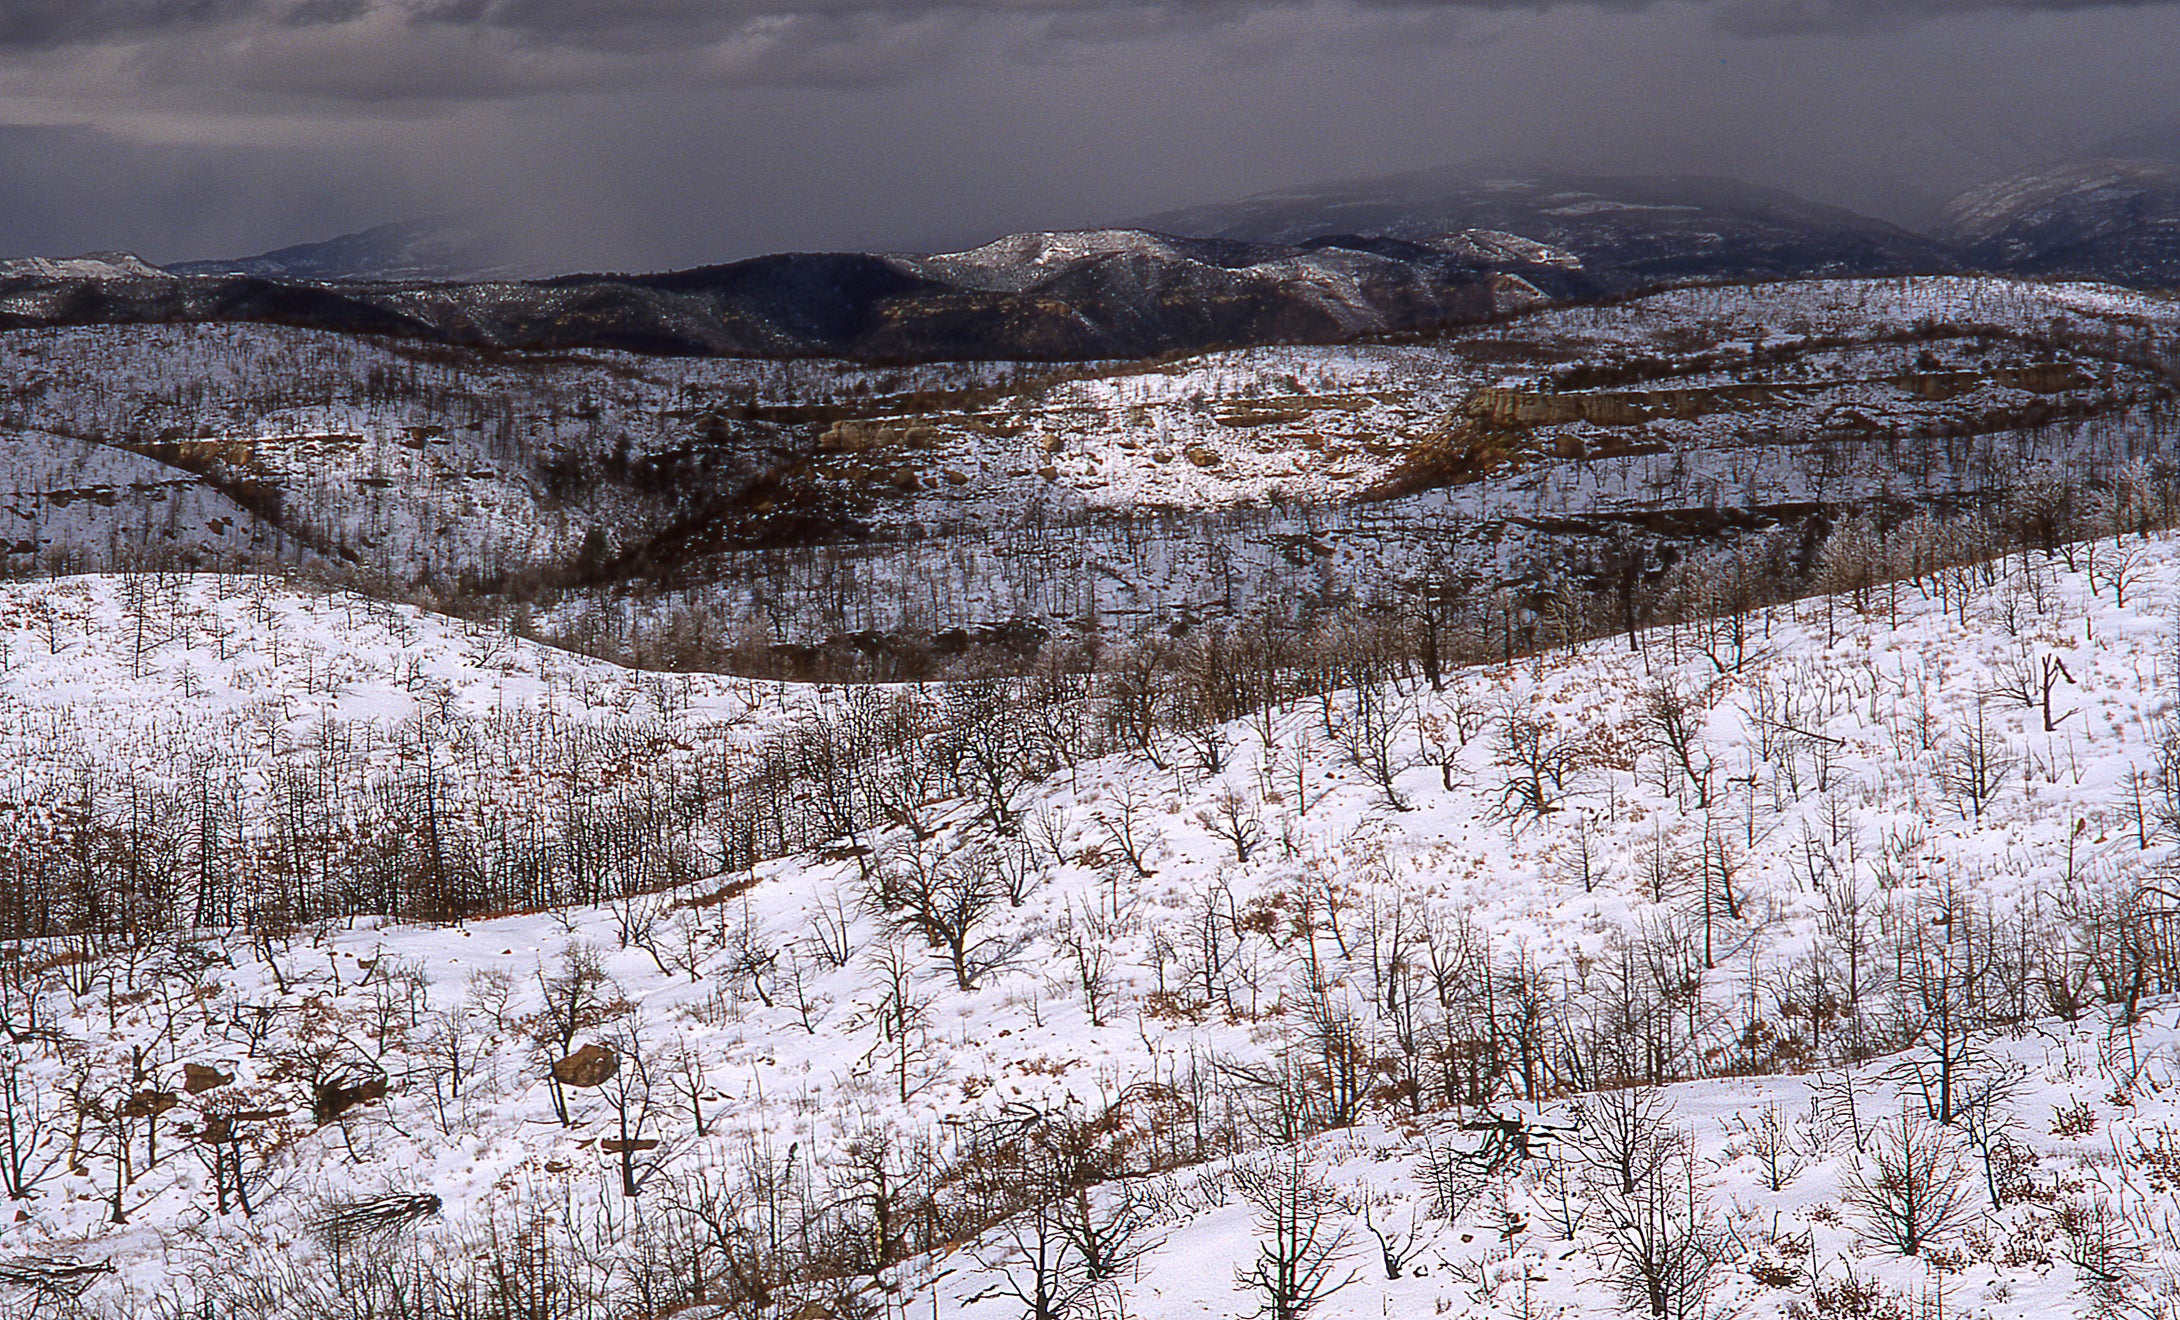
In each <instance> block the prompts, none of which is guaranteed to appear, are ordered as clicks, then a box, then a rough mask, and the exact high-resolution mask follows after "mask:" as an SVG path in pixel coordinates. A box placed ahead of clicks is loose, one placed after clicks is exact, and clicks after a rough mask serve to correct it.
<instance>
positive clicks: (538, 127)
mask: <svg viewBox="0 0 2180 1320" xmlns="http://www.w3.org/2000/svg"><path fill="white" fill-rule="evenodd" d="M2176 48H2180V0H2171V2H2167V3H2156V4H2127V3H2124V2H2123V0H2114V3H2110V4H2096V5H2084V4H2083V3H2081V0H1951V2H1950V3H1944V2H1941V0H1905V2H1904V3H1903V2H1901V0H1884V2H1883V3H1880V0H0V179H5V180H6V181H7V184H8V187H7V188H6V189H5V190H0V255H8V254H13V253H21V252H30V251H42V252H57V253H66V252H73V251H81V250H84V249H88V248H94V247H129V248H136V249H139V250H141V251H143V252H144V253H145V255H147V256H150V257H152V258H153V259H156V260H179V259H184V258H194V257H212V256H228V255H236V254H240V253H246V252H250V251H257V250H262V249H265V248H270V247H274V246H279V245H282V244H285V243H292V242H298V241H304V240H308V239H313V238H321V237H326V236H330V235H332V234H335V233H339V232H342V231H344V230H354V229H360V228H363V227H365V226H368V225H371V224H375V223H380V222H383V221H387V220H392V219H398V218H401V217H403V216H410V215H421V214H444V213H450V212H460V213H463V214H466V215H469V216H472V217H475V218H476V219H477V220H478V221H479V222H480V223H482V224H485V225H488V226H491V227H496V228H501V229H505V230H509V231H512V232H513V233H514V234H515V235H516V236H517V237H519V238H520V239H521V240H523V241H524V242H526V243H527V245H528V248H529V251H530V253H531V255H532V256H533V257H534V258H535V260H536V261H537V262H539V263H541V264H544V265H550V266H556V267H561V268H567V267H588V268H602V267H615V268H623V269H628V268H657V267H663V266H672V265H693V264H698V263H700V262H705V261H716V260H723V259H729V258H732V257H737V256H745V255H751V254H753V253H756V252H761V251H767V250H781V249H810V248H824V247H849V248H935V247H947V246H966V245H969V244H971V243H974V242H977V241H982V240H984V239H987V238H990V237H993V236H995V235H997V234H999V233H1002V232H1006V231H1007V230H1010V229H1022V228H1046V227H1065V226H1079V225H1086V224H1097V223H1107V222H1114V221H1121V220H1125V219H1126V218H1128V217H1130V216H1134V215H1141V214H1146V213H1150V212H1154V211H1160V210H1165V209H1168V208H1173V207H1179V206H1184V205H1191V204H1200V203H1204V202H1209V201H1216V200H1220V199H1223V198H1228V197H1232V196H1236V195H1240V194H1244V193H1248V192H1253V191H1257V190H1260V189H1266V188H1276V187H1286V186H1293V185H1302V184H1307V183H1310V182H1312V181H1314V180H1320V179H1325V178H1354V177H1360V176H1367V175H1373V174H1384V173H1392V172H1395V171H1400V170H1410V169H1417V168H1422V167H1429V166H1437V165H1442V164H1446V163H1448V162H1456V161H1463V160H1471V161H1473V160H1480V159H1486V158H1488V159H1491V160H1493V161H1495V162H1505V161H1509V160H1512V161H1531V162H1535V163H1538V164H1541V165H1551V166H1558V167H1563V168H1570V169H1577V170H1595V171H1597V172H1600V173H1643V172H1655V171H1666V170H1671V171H1693V172H1711V173H1721V174H1737V175H1742V176H1745V177H1750V178H1753V179H1755V180H1757V181H1759V182H1766V183H1772V184H1779V185H1783V186H1786V187H1789V188H1793V189H1796V190H1799V191H1803V192H1806V193H1811V194H1814V195H1816V196H1819V197H1820V198H1822V199H1824V200H1830V201H1837V202H1842V203H1845V204H1848V205H1854V206H1862V207H1869V208H1874V209H1877V210H1879V211H1881V212H1882V213H1883V214H1885V215H1887V216H1888V217H1890V218H1895V219H1902V220H1908V221H1912V220H1913V219H1914V217H1915V216H1917V215H1919V214H1923V213H1926V212H1927V211H1928V210H1929V209H1930V208H1932V207H1934V206H1935V205H1936V204H1937V203H1938V202H1940V201H1942V200H1943V199H1944V198H1945V197H1946V196H1948V195H1950V193H1952V192H1953V191H1955V190H1957V189H1959V188H1962V187H1966V186H1968V185H1970V184H1973V183H1977V182H1981V181H1982V180H1984V179H1986V178H1989V177H1992V176H1993V175H1995V174H1997V173H2000V172H2003V171H2005V170H2007V169H2011V168H2015V167H2018V166H2019V165H2022V164H2026V163H2029V162H2032V161H2034V160H2036V159H2040V158H2042V157H2047V156H2052V155H2061V154H2066V153H2068V152H2073V151H2077V150H2080V149H2083V148H2084V147H2086V146H2087V145H2088V144H2093V143H2100V142H2105V141H2111V140H2115V139H2116V138H2117V137H2118V136H2119V135H2122V134H2125V133H2127V132H2129V131H2130V130H2131V129H2133V128H2135V127H2136V126H2138V125H2139V124H2141V123H2144V122H2150V121H2162V120H2164V119H2168V118H2170V114H2171V112H2170V110H2169V109H2168V107H2170V106H2171V105H2173V104H2176V103H2180V62H2176V61H2174V60H2173V59H2172V57H2171V52H2172V51H2173V50H2174V49H2176ZM1492 168H1494V169H1496V168H1499V166H1498V165H1497V164H1495V165H1494V166H1493V167H1492Z"/></svg>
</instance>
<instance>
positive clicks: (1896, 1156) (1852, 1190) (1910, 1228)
mask: <svg viewBox="0 0 2180 1320" xmlns="http://www.w3.org/2000/svg"><path fill="white" fill-rule="evenodd" d="M1972 1186H1973V1175H1972V1174H1971V1173H1970V1171H1969V1167H1968V1160H1967V1156H1966V1154H1965V1153H1964V1152H1963V1151H1962V1150H1961V1148H1960V1144H1959V1142H1958V1140H1957V1139H1956V1138H1955V1137H1954V1136H1953V1134H1952V1133H1950V1132H1949V1131H1947V1130H1946V1129H1945V1128H1944V1127H1942V1126H1940V1125H1939V1124H1937V1123H1934V1122H1931V1121H1930V1120H1928V1119H1924V1118H1918V1117H1916V1116H1915V1115H1913V1114H1907V1113H1903V1114H1901V1115H1900V1117H1899V1118H1898V1119H1896V1120H1893V1121H1890V1122H1887V1123H1885V1124H1884V1125H1882V1127H1881V1128H1880V1129H1879V1130H1878V1132H1877V1133H1876V1135H1875V1139H1874V1140H1872V1141H1871V1142H1870V1143H1869V1149H1868V1150H1867V1151H1866V1152H1864V1155H1863V1158H1862V1159H1861V1160H1860V1161H1859V1162H1857V1164H1856V1165H1855V1168H1854V1169H1853V1171H1852V1172H1850V1173H1849V1174H1848V1176H1847V1188H1846V1198H1847V1204H1848V1205H1849V1206H1851V1207H1853V1208H1854V1209H1855V1210H1856V1211H1858V1212H1859V1213H1860V1214H1861V1216H1862V1220H1863V1223H1864V1225H1865V1226H1866V1227H1867V1228H1868V1229H1869V1231H1870V1233H1871V1235H1872V1236H1874V1237H1875V1238H1877V1239H1878V1240H1879V1241H1880V1242H1883V1243H1884V1244H1885V1245H1886V1246H1888V1247H1891V1248H1892V1249H1893V1250H1895V1251H1897V1252H1899V1253H1900V1254H1901V1255H1903V1256H1913V1255H1918V1254H1920V1253H1921V1251H1922V1249H1923V1247H1924V1246H1925V1245H1926V1244H1928V1243H1929V1242H1930V1241H1931V1240H1932V1239H1933V1238H1936V1237H1939V1236H1941V1235H1943V1234H1945V1233H1947V1232H1950V1231H1951V1230H1953V1229H1955V1228H1958V1227H1959V1226H1960V1225H1961V1224H1963V1223H1964V1222H1966V1220H1967V1219H1968V1217H1969V1215H1970V1213H1971V1212H1972V1210H1973V1208H1974V1205H1973V1202H1974V1193H1973V1191H1972V1190H1971V1188H1972Z"/></svg>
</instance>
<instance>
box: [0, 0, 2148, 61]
mask: <svg viewBox="0 0 2180 1320" xmlns="http://www.w3.org/2000/svg"><path fill="white" fill-rule="evenodd" d="M1698 2H1699V7H1700V8H1703V9H1705V10H1707V11H1708V12H1709V13H1710V15H1711V17H1712V21H1713V22H1714V23H1715V24H1716V25H1717V26H1718V27H1719V28H1721V29H1722V30H1726V31H1731V32H1741V33H1791V32H1829V31H1870V30H1878V29H1898V28H1901V27H1905V26H1909V25H1913V24H1916V23H1921V22H1928V21H1933V20H1939V19H1946V18H1956V17H1960V16H1962V15H1965V14H1973V13H1977V12H1991V11H2012V12H2019V13H2070V12H2076V11H2081V10H2089V9H2100V8H2132V7H2147V6H2158V5H2167V4H2172V3H2175V2H2176V0H1698ZM1659 3H1664V0H1368V2H1367V3H1366V4H1365V5H1364V6H1363V7H1364V8H1369V9H1378V10H1410V11H1422V12H1435V13H1441V14H1445V15H1454V16H1457V15H1461V14H1490V13H1496V12H1509V11H1532V12H1534V11H1542V10H1547V9H1555V8H1590V9H1598V10H1637V9H1644V8H1649V7H1651V6H1653V5H1655V4H1659ZM1306 7H1309V6H1308V5H1307V2H1306V0H6V3H5V4H0V48H12V49H15V50H22V49H26V48H37V47H55V46H66V45H82V44H95V43H102V42H130V43H137V42H147V41H157V40H159V39H161V38H163V37H176V36H188V35H191V34H195V33H200V32H204V31H208V30H214V29H217V30H221V31H222V32H223V34H224V35H233V34H235V33H238V32H239V33H243V34H247V33H249V32H251V31H252V30H257V31H266V32H273V31H277V30H279V29H282V28H298V27H300V28H308V27H330V26H341V25H366V26H371V27H375V28H378V29H380V30H383V29H384V28H385V27H387V26H389V25H399V26H402V27H406V28H410V29H421V30H426V31H431V30H436V31H438V32H440V33H466V34H475V35H491V36H500V37H507V38H512V39H516V40H519V41H524V42H532V43H537V44H539V45H543V46H559V47H568V48H574V49H604V50H625V49H632V48H634V49H655V48H659V47H665V46H674V45H685V44H687V43H689V42H698V43H709V42H716V41H721V40H727V39H731V38H733V37H735V36H737V35H739V34H747V33H749V32H752V31H760V32H762V31H772V30H775V29H778V28H780V27H782V26H792V25H795V24H798V23H800V24H803V25H804V26H805V27H806V28H807V29H808V35H809V36H810V37H811V38H812V39H814V40H818V41H823V40H826V39H827V38H828V37H829V35H830V34H831V33H833V32H835V31H837V30H838V28H837V27H828V25H827V23H826V22H825V20H833V21H835V22H841V21H845V22H848V23H849V24H850V25H852V26H853V27H855V29H856V30H857V31H861V32H868V31H869V30H870V26H871V25H872V24H887V23H900V24H910V23H916V22H919V21H922V20H924V19H927V18H929V17H930V16H933V15H974V16H978V17H982V18H985V19H990V18H994V17H997V18H1005V19H1013V20H1017V21H1023V22H1028V23H1032V24H1041V25H1045V26H1047V27H1049V28H1050V30H1052V31H1054V32H1055V33H1058V34H1061V35H1072V36H1076V37H1084V36H1106V37H1110V36H1113V35H1116V34H1122V33H1126V34H1129V35H1134V34H1139V33H1141V32H1144V31H1155V30H1161V29H1171V28H1176V27H1181V28H1186V27H1199V26H1203V25H1207V24H1227V23H1232V22H1234V21H1237V20H1238V19H1240V18H1243V17H1245V16H1247V15H1250V14H1253V13H1258V12H1263V11H1270V10H1281V9H1292V8H1306Z"/></svg>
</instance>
